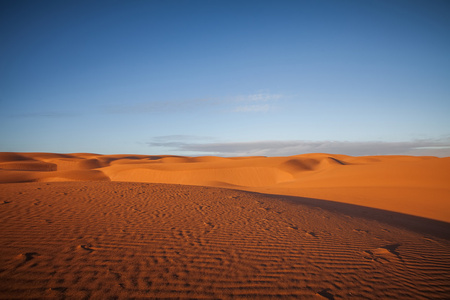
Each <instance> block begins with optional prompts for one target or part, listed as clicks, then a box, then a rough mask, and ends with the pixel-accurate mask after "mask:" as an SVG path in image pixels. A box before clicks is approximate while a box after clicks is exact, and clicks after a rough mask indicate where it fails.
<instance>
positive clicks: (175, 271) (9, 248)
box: [0, 158, 450, 299]
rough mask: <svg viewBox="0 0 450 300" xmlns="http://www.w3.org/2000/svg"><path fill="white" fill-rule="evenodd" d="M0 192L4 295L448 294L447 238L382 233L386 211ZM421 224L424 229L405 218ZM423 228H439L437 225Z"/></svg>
mask: <svg viewBox="0 0 450 300" xmlns="http://www.w3.org/2000/svg"><path fill="white" fill-rule="evenodd" d="M52 159H53V158H52ZM55 163H56V164H58V161H56V162H55ZM102 163H104V162H102ZM0 187H1V189H0V207H1V210H0V224H2V230H1V231H0V242H1V245H2V247H1V248H0V298H4V299H13V298H16V299H24V298H56V299H64V298H70V299H83V298H86V297H90V298H95V299H108V298H119V299H120V298H145V297H148V298H158V299H160V298H195V299H229V298H244V297H247V298H249V299H267V298H273V297H276V298H301V299H430V298H431V299H445V298H447V297H448V295H449V294H450V286H449V284H448V283H449V282H450V240H449V239H448V237H447V238H439V237H437V236H433V235H429V234H426V233H420V234H419V233H416V232H414V231H411V230H408V229H407V228H404V229H401V227H399V226H392V225H388V223H389V222H382V220H381V221H380V220H378V217H379V216H383V218H386V219H393V218H392V215H385V214H379V212H378V215H377V212H376V210H373V209H369V208H358V207H357V206H355V207H352V208H351V209H348V205H347V210H346V211H345V210H342V209H341V206H343V205H344V204H339V203H334V204H333V202H328V206H327V205H321V201H320V200H317V201H314V200H312V199H301V198H288V197H284V196H274V195H262V194H257V193H249V192H244V191H237V190H230V189H220V188H212V187H199V186H183V185H166V184H146V183H125V182H108V181H90V182H87V181H86V182H51V183H48V182H47V183H45V182H36V183H20V184H17V183H5V184H2V185H1V186H0ZM330 203H331V204H330ZM330 205H331V206H330ZM377 216H378V217H377ZM402 218H403V217H402V215H400V214H397V217H396V218H395V219H397V220H398V221H401V220H402ZM421 222H425V223H423V224H428V225H429V223H426V222H427V221H426V220H424V219H420V218H416V219H415V221H414V223H415V224H416V225H418V226H419V227H422V226H421V224H422V223H421ZM434 222H435V224H438V225H437V226H438V229H439V228H441V229H442V232H443V233H445V232H447V233H448V232H449V229H450V228H449V225H448V224H446V223H443V222H441V223H439V222H436V221H434ZM405 224H406V223H405ZM428 225H427V226H428ZM439 226H441V227H439Z"/></svg>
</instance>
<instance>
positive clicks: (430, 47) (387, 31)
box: [0, 0, 450, 156]
mask: <svg viewBox="0 0 450 300" xmlns="http://www.w3.org/2000/svg"><path fill="white" fill-rule="evenodd" d="M449 15H450V1H447V0H423V1H422V0H420V1H419V0H417V1H416V0H404V1H403V0H386V1H384V0H364V1H361V0H310V1H307V0H305V1H302V0H298V1H278V0H277V1H275V0H274V1H261V0H259V1H245V0H241V1H230V0H224V1H215V0H210V1H188V0H185V1H181V0H180V1H170V0H167V1H137V0H135V1H125V0H124V1H34V0H33V1H13V0H11V1H0V44H1V46H0V119H1V121H0V151H21V152H26V151H44V152H61V153H68V152H95V153H105V154H108V153H136V154H178V155H222V156H235V155H269V156H275V155H294V154H301V153H307V152H331V153H342V154H350V155H369V154H415V155H420V154H430V155H439V156H450V17H449Z"/></svg>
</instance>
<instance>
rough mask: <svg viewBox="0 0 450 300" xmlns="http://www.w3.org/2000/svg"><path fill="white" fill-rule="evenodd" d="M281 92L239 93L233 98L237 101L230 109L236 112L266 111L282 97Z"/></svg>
mask: <svg viewBox="0 0 450 300" xmlns="http://www.w3.org/2000/svg"><path fill="white" fill-rule="evenodd" d="M282 98H283V95H282V94H270V93H256V94H250V95H240V96H237V97H235V98H234V100H235V102H237V103H239V105H238V106H236V107H235V108H234V109H233V110H232V111H233V112H237V113H259V112H268V111H270V110H272V109H273V108H274V103H275V102H277V101H278V100H280V99H282Z"/></svg>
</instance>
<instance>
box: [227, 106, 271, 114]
mask: <svg viewBox="0 0 450 300" xmlns="http://www.w3.org/2000/svg"><path fill="white" fill-rule="evenodd" d="M269 110H270V105H269V104H260V105H258V104H255V105H241V106H238V107H236V108H235V109H234V111H235V112H268V111H269Z"/></svg>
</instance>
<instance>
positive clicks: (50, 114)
mask: <svg viewBox="0 0 450 300" xmlns="http://www.w3.org/2000/svg"><path fill="white" fill-rule="evenodd" d="M80 115H81V113H78V112H67V111H40V112H26V113H25V112H24V113H15V114H9V115H8V117H10V118H71V117H78V116H80Z"/></svg>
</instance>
